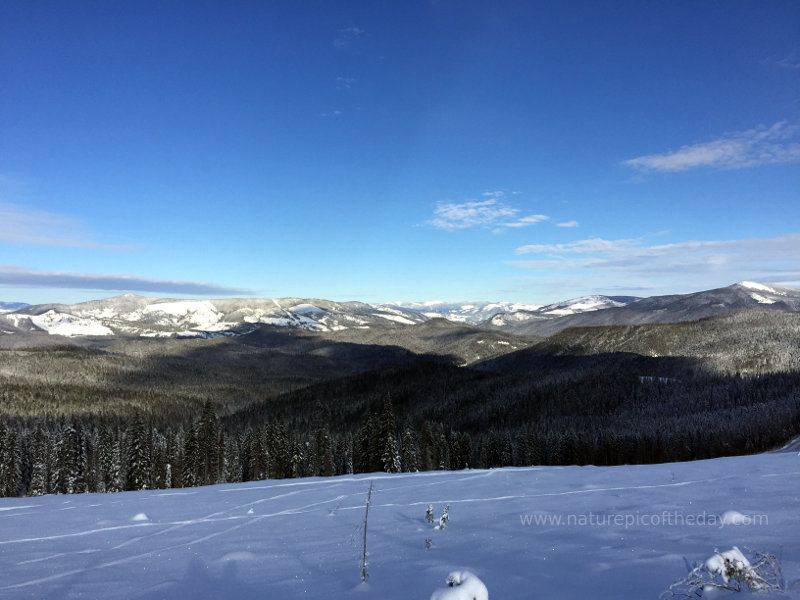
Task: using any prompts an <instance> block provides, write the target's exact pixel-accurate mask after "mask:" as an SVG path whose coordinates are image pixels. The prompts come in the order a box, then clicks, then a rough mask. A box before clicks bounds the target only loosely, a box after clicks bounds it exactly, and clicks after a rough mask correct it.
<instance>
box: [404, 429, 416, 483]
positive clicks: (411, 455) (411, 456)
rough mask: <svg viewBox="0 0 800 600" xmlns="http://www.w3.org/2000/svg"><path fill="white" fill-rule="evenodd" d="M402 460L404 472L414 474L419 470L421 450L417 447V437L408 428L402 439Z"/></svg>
mask: <svg viewBox="0 0 800 600" xmlns="http://www.w3.org/2000/svg"><path fill="white" fill-rule="evenodd" d="M400 446H401V453H402V455H401V459H402V465H403V471H405V472H406V473H414V472H416V471H418V470H419V448H418V447H417V437H416V436H415V435H414V432H413V431H412V429H411V428H410V427H406V428H405V431H403V436H402V438H400Z"/></svg>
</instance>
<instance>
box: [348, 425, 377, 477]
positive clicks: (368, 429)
mask: <svg viewBox="0 0 800 600" xmlns="http://www.w3.org/2000/svg"><path fill="white" fill-rule="evenodd" d="M374 429H375V428H374V421H373V418H372V413H371V412H367V413H366V415H365V416H364V420H363V421H362V423H361V427H360V428H359V430H358V436H357V437H356V442H355V448H354V452H353V459H354V461H353V462H354V463H355V471H356V473H368V472H369V471H370V468H371V466H372V457H371V454H370V450H371V442H372V440H373V439H374V438H375V432H374Z"/></svg>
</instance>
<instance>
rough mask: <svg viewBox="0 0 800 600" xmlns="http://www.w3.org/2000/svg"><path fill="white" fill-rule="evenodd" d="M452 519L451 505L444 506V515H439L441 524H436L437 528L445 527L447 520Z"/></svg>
mask: <svg viewBox="0 0 800 600" xmlns="http://www.w3.org/2000/svg"><path fill="white" fill-rule="evenodd" d="M449 520H450V505H449V504H448V505H447V506H445V507H444V510H443V511H442V516H441V517H439V524H438V525H437V526H436V529H444V528H445V527H446V526H447V522H448V521H449Z"/></svg>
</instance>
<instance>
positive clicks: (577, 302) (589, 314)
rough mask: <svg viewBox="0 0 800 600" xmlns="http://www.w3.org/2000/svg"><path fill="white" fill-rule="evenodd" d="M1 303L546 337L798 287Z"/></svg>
mask: <svg viewBox="0 0 800 600" xmlns="http://www.w3.org/2000/svg"><path fill="white" fill-rule="evenodd" d="M0 306H10V307H11V308H9V309H6V310H5V312H4V311H3V310H0V335H2V334H6V335H9V334H14V333H22V334H24V333H25V332H43V331H44V332H47V333H50V334H53V335H63V336H70V337H72V336H111V335H128V336H138V337H217V336H228V335H239V334H243V333H249V332H251V331H253V330H254V329H256V328H258V327H262V326H273V327H288V328H295V329H303V330H307V331H317V332H332V331H343V330H346V329H370V328H384V329H385V328H387V327H388V328H393V329H396V328H402V327H404V326H409V325H417V324H419V323H423V322H426V321H428V320H430V319H435V318H445V319H447V320H449V321H452V322H455V323H461V324H464V325H473V326H481V327H485V328H491V329H501V330H503V331H506V332H508V333H513V334H522V335H531V336H548V335H551V334H553V333H555V332H558V331H561V330H562V329H565V328H567V327H575V326H594V325H616V324H624V325H635V324H641V323H672V322H678V321H691V320H697V319H700V318H703V317H709V316H716V315H721V314H727V313H729V312H733V311H736V310H746V309H750V308H762V309H764V308H766V309H773V310H791V311H796V310H800V291H797V290H793V289H790V288H785V287H780V286H775V285H766V284H761V283H753V282H748V281H743V282H741V283H737V284H734V285H732V286H729V287H726V288H720V289H716V290H708V291H703V292H696V293H693V294H682V295H670V296H653V297H650V298H636V297H633V296H600V295H594V296H582V297H580V298H574V299H571V300H565V301H563V302H558V303H555V304H548V305H545V306H540V305H535V304H522V303H514V302H470V303H446V302H439V301H434V302H398V303H393V304H366V303H363V302H332V301H330V300H316V299H313V300H310V299H302V298H274V299H262V298H239V299H223V300H175V299H164V298H145V297H142V296H137V295H135V294H125V295H122V296H116V297H114V298H108V299H105V300H94V301H91V302H83V303H80V304H71V305H64V304H40V305H36V306H27V305H22V307H21V308H18V309H15V308H14V305H12V304H10V303H9V304H5V305H3V304H0Z"/></svg>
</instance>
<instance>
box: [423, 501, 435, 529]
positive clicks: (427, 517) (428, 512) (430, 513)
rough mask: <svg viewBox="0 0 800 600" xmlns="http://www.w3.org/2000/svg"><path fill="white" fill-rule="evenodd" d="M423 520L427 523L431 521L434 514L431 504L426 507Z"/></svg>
mask: <svg viewBox="0 0 800 600" xmlns="http://www.w3.org/2000/svg"><path fill="white" fill-rule="evenodd" d="M425 520H426V521H427V522H428V523H431V524H432V523H433V521H434V516H433V504H428V509H427V510H426V511H425Z"/></svg>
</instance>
